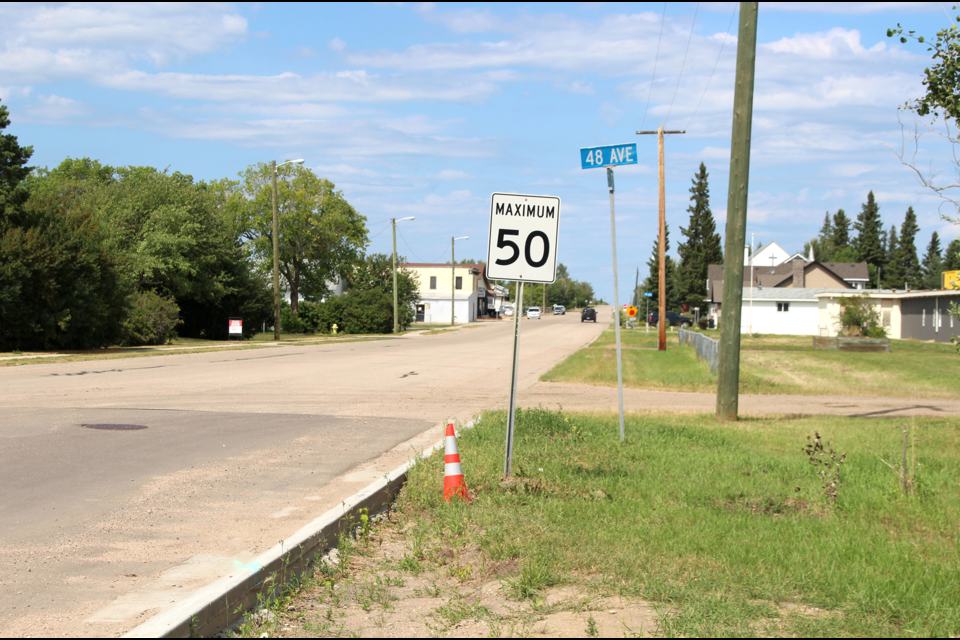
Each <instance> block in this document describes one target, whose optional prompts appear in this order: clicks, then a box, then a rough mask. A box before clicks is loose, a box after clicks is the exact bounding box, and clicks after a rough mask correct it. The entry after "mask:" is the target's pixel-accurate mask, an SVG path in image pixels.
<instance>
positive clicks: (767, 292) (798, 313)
mask: <svg viewBox="0 0 960 640" xmlns="http://www.w3.org/2000/svg"><path fill="white" fill-rule="evenodd" d="M825 291H827V290H825V289H796V288H759V287H754V288H752V289H751V288H749V287H745V288H744V290H743V310H742V312H741V315H740V331H742V332H743V333H760V334H772V335H793V336H815V335H818V334H819V331H820V329H819V328H820V304H819V300H818V299H817V294H818V293H824V292H825Z"/></svg>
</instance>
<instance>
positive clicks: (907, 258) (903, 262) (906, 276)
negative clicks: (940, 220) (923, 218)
mask: <svg viewBox="0 0 960 640" xmlns="http://www.w3.org/2000/svg"><path fill="white" fill-rule="evenodd" d="M919 232H920V227H919V226H918V225H917V214H916V213H914V211H913V207H907V214H906V216H904V218H903V225H901V226H900V245H899V247H898V250H899V253H900V255H899V259H898V262H899V264H900V271H901V272H902V274H903V278H902V279H903V280H904V281H905V282H906V284H907V287H909V288H911V289H917V288H919V287H920V286H922V284H923V271H921V269H920V261H919V260H918V259H917V233H919Z"/></svg>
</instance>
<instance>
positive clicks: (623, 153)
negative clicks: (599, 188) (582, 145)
mask: <svg viewBox="0 0 960 640" xmlns="http://www.w3.org/2000/svg"><path fill="white" fill-rule="evenodd" d="M621 164H637V143H636V142H631V143H630V144H615V145H611V146H609V147H589V148H587V149H580V168H581V169H597V168H599V167H614V166H617V165H621Z"/></svg>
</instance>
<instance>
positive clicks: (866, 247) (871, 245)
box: [852, 191, 886, 282]
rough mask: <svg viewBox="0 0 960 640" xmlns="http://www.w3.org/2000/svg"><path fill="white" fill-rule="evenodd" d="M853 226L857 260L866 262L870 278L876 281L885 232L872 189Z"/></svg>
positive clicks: (881, 258) (881, 257)
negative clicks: (855, 231) (855, 234)
mask: <svg viewBox="0 0 960 640" xmlns="http://www.w3.org/2000/svg"><path fill="white" fill-rule="evenodd" d="M853 228H854V229H856V230H857V237H856V238H855V239H854V241H853V243H852V245H853V248H854V249H855V250H856V252H857V260H858V261H860V262H866V263H867V268H868V269H869V271H870V280H871V281H872V282H876V273H877V268H882V267H883V263H884V260H885V258H886V256H885V255H884V253H885V251H884V246H883V245H884V240H885V239H886V234H885V233H884V232H883V222H882V221H881V220H880V207H879V206H878V205H877V201H876V200H875V199H874V197H873V191H871V192H870V193H868V194H867V201H866V202H865V203H864V204H863V206H862V207H861V210H860V214H859V215H858V216H857V221H856V222H855V223H853ZM881 277H882V274H881Z"/></svg>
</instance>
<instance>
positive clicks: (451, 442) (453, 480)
mask: <svg viewBox="0 0 960 640" xmlns="http://www.w3.org/2000/svg"><path fill="white" fill-rule="evenodd" d="M454 496H459V497H461V498H463V499H464V500H465V501H466V502H470V496H468V495H467V483H466V482H464V481H463V469H462V468H461V467H460V452H459V450H458V449H457V436H456V435H454V433H453V423H448V424H447V436H446V443H445V446H444V456H443V499H444V501H446V502H450V498H452V497H454Z"/></svg>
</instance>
